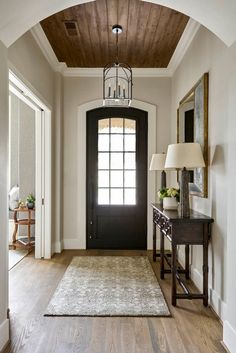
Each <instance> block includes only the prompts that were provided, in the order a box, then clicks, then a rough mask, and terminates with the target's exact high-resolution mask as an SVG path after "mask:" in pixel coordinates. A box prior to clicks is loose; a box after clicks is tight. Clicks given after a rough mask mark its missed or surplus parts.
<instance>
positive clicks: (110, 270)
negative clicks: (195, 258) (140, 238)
mask: <svg viewBox="0 0 236 353" xmlns="http://www.w3.org/2000/svg"><path fill="white" fill-rule="evenodd" d="M45 316H170V312H169V309H168V307H167V304H166V301H165V299H164V297H163V294H162V291H161V288H160V286H159V284H158V282H157V279H156V276H155V274H154V272H153V269H152V267H151V264H150V262H149V260H148V258H147V257H145V256H132V257H130V256H129V257H128V256H76V257H74V258H73V260H72V262H71V263H70V265H69V267H68V268H67V270H66V272H65V274H64V276H63V278H62V280H61V282H60V283H59V285H58V287H57V289H56V291H55V293H54V295H53V297H52V299H51V301H50V303H49V305H48V307H47V310H46V313H45Z"/></svg>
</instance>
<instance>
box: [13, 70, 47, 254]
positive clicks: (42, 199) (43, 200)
mask: <svg viewBox="0 0 236 353" xmlns="http://www.w3.org/2000/svg"><path fill="white" fill-rule="evenodd" d="M9 90H10V91H11V92H12V93H13V94H15V95H16V96H17V97H18V98H19V99H21V100H22V101H23V102H25V103H26V104H27V105H29V106H30V107H31V108H32V109H33V110H34V111H35V149H36V156H35V162H36V163H35V165H36V173H35V175H36V180H35V194H36V195H35V196H36V205H35V219H36V222H35V258H45V259H50V258H51V241H52V240H51V144H52V140H51V110H50V109H49V107H48V106H47V105H45V104H44V103H43V102H42V101H41V100H40V99H39V98H38V97H37V96H36V95H35V94H34V93H33V92H32V90H31V89H30V88H28V87H27V85H26V84H24V83H23V82H22V81H21V80H20V79H19V78H18V77H17V76H16V75H15V74H14V73H13V72H12V71H11V70H9Z"/></svg>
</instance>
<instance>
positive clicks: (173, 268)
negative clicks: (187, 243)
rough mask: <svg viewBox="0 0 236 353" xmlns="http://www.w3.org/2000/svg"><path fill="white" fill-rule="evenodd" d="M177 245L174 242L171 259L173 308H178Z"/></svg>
mask: <svg viewBox="0 0 236 353" xmlns="http://www.w3.org/2000/svg"><path fill="white" fill-rule="evenodd" d="M176 260H177V245H176V244H174V243H173V241H172V258H171V275H172V283H171V302H172V305H173V306H176V272H177V265H176Z"/></svg>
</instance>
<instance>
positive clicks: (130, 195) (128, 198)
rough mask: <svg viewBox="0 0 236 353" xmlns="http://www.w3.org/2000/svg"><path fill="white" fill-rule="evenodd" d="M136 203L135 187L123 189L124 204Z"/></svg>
mask: <svg viewBox="0 0 236 353" xmlns="http://www.w3.org/2000/svg"><path fill="white" fill-rule="evenodd" d="M135 204H136V189H125V205H135Z"/></svg>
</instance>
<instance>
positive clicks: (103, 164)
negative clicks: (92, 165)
mask: <svg viewBox="0 0 236 353" xmlns="http://www.w3.org/2000/svg"><path fill="white" fill-rule="evenodd" d="M98 169H109V153H98Z"/></svg>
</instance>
